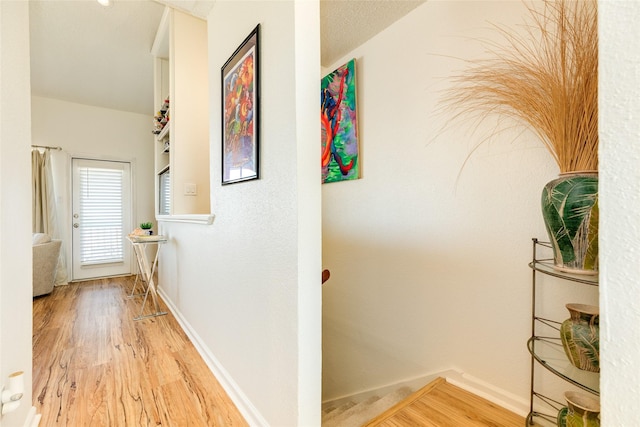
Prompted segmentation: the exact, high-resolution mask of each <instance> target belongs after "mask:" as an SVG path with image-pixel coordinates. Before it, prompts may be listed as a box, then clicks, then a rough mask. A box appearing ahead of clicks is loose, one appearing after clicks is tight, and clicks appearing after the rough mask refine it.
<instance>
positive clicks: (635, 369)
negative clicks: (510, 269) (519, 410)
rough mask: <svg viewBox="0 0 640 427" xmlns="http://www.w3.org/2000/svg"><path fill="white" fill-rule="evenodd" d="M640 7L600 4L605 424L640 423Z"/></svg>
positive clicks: (601, 380)
mask: <svg viewBox="0 0 640 427" xmlns="http://www.w3.org/2000/svg"><path fill="white" fill-rule="evenodd" d="M638 20H640V3H637V2H631V1H629V2H619V1H603V2H601V3H600V30H599V36H600V52H601V53H600V72H599V78H600V170H601V174H600V176H601V178H600V194H601V198H600V200H601V202H600V211H601V216H600V224H601V225H600V248H601V249H600V250H601V253H602V256H601V261H602V263H603V268H602V272H601V275H600V278H601V280H600V300H601V305H600V311H601V313H602V314H601V325H603V327H601V329H600V337H601V339H600V348H601V352H602V364H601V369H602V371H601V372H602V374H601V377H600V382H601V390H602V395H601V404H602V410H603V412H602V423H603V424H602V425H605V426H623V425H624V426H631V425H640V414H639V413H638V411H637V408H638V402H640V388H639V387H638V384H640V310H638V301H640V285H639V284H638V277H640V262H638V254H639V253H640V191H639V189H638V187H639V185H638V183H639V182H640V168H639V167H638V165H639V164H640V144H638V142H639V139H640V121H639V120H638V116H640V74H639V73H638V69H639V67H640V28H639V27H638Z"/></svg>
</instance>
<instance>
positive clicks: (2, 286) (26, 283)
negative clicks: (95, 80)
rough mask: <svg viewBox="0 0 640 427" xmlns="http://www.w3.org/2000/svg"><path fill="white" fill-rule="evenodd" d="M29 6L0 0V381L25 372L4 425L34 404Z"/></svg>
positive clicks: (22, 418)
mask: <svg viewBox="0 0 640 427" xmlns="http://www.w3.org/2000/svg"><path fill="white" fill-rule="evenodd" d="M30 92H31V89H30V84H29V5H28V3H27V2H6V1H3V2H0V385H6V384H7V377H8V375H9V374H11V373H13V372H16V371H24V373H25V376H24V384H25V388H24V396H23V398H22V401H21V404H20V407H19V408H18V409H17V410H16V411H15V412H12V413H9V414H7V415H5V416H1V417H0V425H5V426H7V427H12V426H20V425H23V423H24V422H25V419H26V417H27V412H28V410H29V409H30V408H31V387H30V384H31V371H32V368H31V328H32V323H33V322H32V318H31V299H32V295H33V288H32V286H31V268H32V267H31V238H30V237H31V215H30V212H31V190H30V188H31V185H30V181H31V161H30V155H29V151H30V150H29V143H30V137H31V135H30V122H29V96H30Z"/></svg>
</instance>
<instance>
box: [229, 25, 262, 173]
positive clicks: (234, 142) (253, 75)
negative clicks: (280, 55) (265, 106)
mask: <svg viewBox="0 0 640 427" xmlns="http://www.w3.org/2000/svg"><path fill="white" fill-rule="evenodd" d="M221 85H222V96H221V97H222V100H221V101H222V121H221V123H222V185H226V184H233V183H236V182H243V181H249V180H253V179H259V178H260V24H258V25H257V26H256V27H255V28H254V29H253V30H252V31H251V33H250V34H249V35H248V36H247V37H246V38H245V39H244V41H243V42H242V43H241V44H240V46H239V47H238V48H237V49H236V50H235V52H233V54H232V55H231V57H230V58H229V59H228V60H227V62H225V63H224V65H223V66H222V69H221Z"/></svg>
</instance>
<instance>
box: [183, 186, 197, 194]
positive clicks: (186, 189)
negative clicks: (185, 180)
mask: <svg viewBox="0 0 640 427" xmlns="http://www.w3.org/2000/svg"><path fill="white" fill-rule="evenodd" d="M197 194H198V189H197V186H196V184H185V185H184V195H185V196H195V195H197Z"/></svg>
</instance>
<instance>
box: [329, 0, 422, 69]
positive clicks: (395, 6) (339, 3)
mask: <svg viewBox="0 0 640 427" xmlns="http://www.w3.org/2000/svg"><path fill="white" fill-rule="evenodd" d="M424 2H425V0H321V1H320V32H321V35H322V47H321V61H322V65H323V66H325V67H327V66H330V65H331V64H333V63H334V62H335V61H337V60H338V59H340V57H342V56H343V55H346V54H347V53H349V52H350V51H351V50H353V49H354V48H356V47H358V46H360V45H361V44H362V43H364V42H366V41H367V40H369V39H370V38H371V37H373V36H375V35H376V34H378V33H379V32H380V31H382V30H384V29H385V28H387V27H388V26H389V25H391V24H392V23H394V22H395V21H397V20H398V19H400V18H402V17H403V16H404V15H406V14H407V13H409V12H411V11H412V10H413V9H415V8H416V7H417V6H419V5H420V4H422V3H424Z"/></svg>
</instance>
